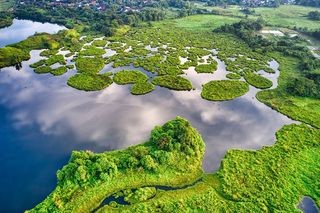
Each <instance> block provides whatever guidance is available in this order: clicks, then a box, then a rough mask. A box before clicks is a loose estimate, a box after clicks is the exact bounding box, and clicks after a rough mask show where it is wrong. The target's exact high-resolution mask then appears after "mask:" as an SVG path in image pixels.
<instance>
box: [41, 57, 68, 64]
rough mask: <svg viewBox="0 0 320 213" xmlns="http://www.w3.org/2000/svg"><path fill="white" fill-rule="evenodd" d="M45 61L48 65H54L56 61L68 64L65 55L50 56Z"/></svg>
mask: <svg viewBox="0 0 320 213" xmlns="http://www.w3.org/2000/svg"><path fill="white" fill-rule="evenodd" d="M44 63H45V65H47V66H51V65H54V64H56V63H59V64H66V61H65V60H64V57H63V55H53V56H51V57H50V58H48V59H47V60H46V61H45V62H44Z"/></svg>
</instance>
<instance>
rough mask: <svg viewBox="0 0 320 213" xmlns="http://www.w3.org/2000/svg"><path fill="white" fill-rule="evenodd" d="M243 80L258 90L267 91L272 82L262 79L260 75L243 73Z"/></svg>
mask: <svg viewBox="0 0 320 213" xmlns="http://www.w3.org/2000/svg"><path fill="white" fill-rule="evenodd" d="M244 79H245V80H246V82H247V83H248V84H250V85H252V86H254V87H256V88H259V89H267V88H270V87H272V85H273V84H272V81H270V80H269V79H267V78H265V77H262V76H261V75H258V74H255V73H251V72H248V73H245V74H244Z"/></svg>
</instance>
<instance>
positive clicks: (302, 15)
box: [199, 5, 320, 30]
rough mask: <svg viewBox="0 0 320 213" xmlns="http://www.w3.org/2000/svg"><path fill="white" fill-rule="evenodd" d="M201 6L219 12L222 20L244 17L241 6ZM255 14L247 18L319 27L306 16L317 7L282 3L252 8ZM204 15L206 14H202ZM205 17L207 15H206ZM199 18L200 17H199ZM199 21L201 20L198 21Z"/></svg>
mask: <svg viewBox="0 0 320 213" xmlns="http://www.w3.org/2000/svg"><path fill="white" fill-rule="evenodd" d="M200 7H203V8H207V9H210V10H212V11H214V12H215V13H217V14H221V15H222V16H218V17H219V20H221V21H222V22H223V17H225V18H226V20H229V19H230V18H234V17H236V18H238V19H240V18H245V14H244V13H242V12H241V11H240V10H241V8H240V7H238V6H228V7H227V8H226V9H223V8H221V7H206V6H203V5H202V6H200ZM253 10H254V11H255V14H253V15H248V18H252V19H257V18H259V17H261V18H263V19H264V20H265V21H266V22H267V24H268V25H271V26H278V27H289V28H293V27H298V28H305V27H306V28H308V29H312V30H314V29H319V24H320V22H319V21H314V20H310V19H309V18H308V13H309V12H311V11H316V10H317V11H320V9H319V8H315V7H304V6H296V5H282V6H280V7H278V8H272V7H257V8H254V9H253ZM204 17H206V16H204ZM206 18H207V17H206ZM199 19H200V18H199ZM200 22H201V21H200Z"/></svg>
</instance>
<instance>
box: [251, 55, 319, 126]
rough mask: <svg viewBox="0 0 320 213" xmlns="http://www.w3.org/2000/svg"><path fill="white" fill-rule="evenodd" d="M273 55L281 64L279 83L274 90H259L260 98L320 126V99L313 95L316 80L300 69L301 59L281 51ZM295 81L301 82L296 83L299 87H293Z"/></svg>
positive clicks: (304, 120)
mask: <svg viewBox="0 0 320 213" xmlns="http://www.w3.org/2000/svg"><path fill="white" fill-rule="evenodd" d="M272 56H273V57H275V58H277V60H278V62H279V64H280V68H279V70H280V77H279V79H278V83H279V85H278V87H277V88H276V89H274V90H271V91H261V92H259V93H258V94H257V98H258V100H259V101H261V102H263V103H265V104H266V105H268V106H270V107H271V108H273V109H275V110H277V111H279V112H281V113H283V114H285V115H287V116H289V117H291V118H293V119H295V120H298V121H302V122H304V123H307V124H310V125H312V126H315V127H317V128H320V120H319V116H320V108H319V105H320V100H319V99H317V98H314V97H312V96H313V95H314V82H312V81H309V80H307V79H304V76H303V75H302V74H303V73H301V71H300V65H301V61H300V60H299V59H298V58H293V57H287V56H283V55H282V54H280V53H273V54H272ZM297 79H299V80H297ZM305 81H306V82H305ZM294 82H296V83H297V82H298V83H300V84H299V85H295V87H297V88H293V87H294V86H293V83H294ZM301 83H302V84H301ZM297 95H302V96H306V95H311V97H299V96H297Z"/></svg>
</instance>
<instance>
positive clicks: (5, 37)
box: [0, 19, 66, 47]
mask: <svg viewBox="0 0 320 213" xmlns="http://www.w3.org/2000/svg"><path fill="white" fill-rule="evenodd" d="M62 29H66V28H65V27H63V26H60V25H57V24H50V23H40V22H33V21H29V20H19V19H13V23H12V25H11V26H9V27H5V28H2V29H0V47H4V46H6V45H8V44H13V43H16V42H19V41H22V40H24V39H26V38H28V37H29V36H32V35H34V34H35V33H43V32H46V33H50V34H52V33H57V32H58V31H59V30H62Z"/></svg>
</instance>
